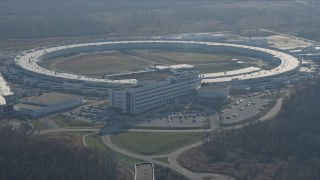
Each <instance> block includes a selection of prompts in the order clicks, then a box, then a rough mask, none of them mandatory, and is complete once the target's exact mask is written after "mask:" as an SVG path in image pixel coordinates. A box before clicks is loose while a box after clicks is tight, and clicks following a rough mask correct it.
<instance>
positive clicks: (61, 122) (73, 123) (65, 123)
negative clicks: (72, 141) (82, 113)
mask: <svg viewBox="0 0 320 180" xmlns="http://www.w3.org/2000/svg"><path fill="white" fill-rule="evenodd" d="M49 119H51V120H52V121H54V122H55V123H56V124H57V125H58V126H60V127H86V126H88V127H92V126H97V124H95V123H91V122H85V121H81V120H77V119H70V118H65V117H61V116H51V117H49Z"/></svg>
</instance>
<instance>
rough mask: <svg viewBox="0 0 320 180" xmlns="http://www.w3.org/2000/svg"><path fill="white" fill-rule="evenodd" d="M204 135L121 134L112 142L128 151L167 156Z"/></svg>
mask: <svg viewBox="0 0 320 180" xmlns="http://www.w3.org/2000/svg"><path fill="white" fill-rule="evenodd" d="M201 137H202V133H120V134H116V135H112V137H111V139H112V141H113V142H114V143H115V144H116V145H118V146H119V147H121V148H124V149H127V150H128V151H131V152H134V153H138V154H143V155H156V154H167V153H170V152H172V151H174V150H176V149H178V148H180V147H183V146H186V145H189V144H192V143H195V142H197V141H200V140H201Z"/></svg>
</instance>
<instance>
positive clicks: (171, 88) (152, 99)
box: [109, 69, 200, 114]
mask: <svg viewBox="0 0 320 180" xmlns="http://www.w3.org/2000/svg"><path fill="white" fill-rule="evenodd" d="M163 75H167V77H165V78H164V77H163ZM147 77H148V76H147ZM153 77H154V76H153ZM199 86H200V76H199V73H198V72H197V71H194V70H182V69H175V70H174V69H166V70H162V71H161V78H160V79H159V77H158V78H153V79H140V80H139V79H138V80H137V84H136V85H135V86H132V87H130V88H122V89H110V91H109V99H110V105H111V106H112V107H114V108H118V109H121V110H122V112H123V113H127V114H139V113H143V112H146V111H148V110H151V109H154V108H156V107H159V106H161V105H164V104H168V103H170V102H174V101H176V100H178V99H181V98H185V97H187V96H189V95H191V94H192V93H193V91H194V90H195V89H197V88H198V87H199Z"/></svg>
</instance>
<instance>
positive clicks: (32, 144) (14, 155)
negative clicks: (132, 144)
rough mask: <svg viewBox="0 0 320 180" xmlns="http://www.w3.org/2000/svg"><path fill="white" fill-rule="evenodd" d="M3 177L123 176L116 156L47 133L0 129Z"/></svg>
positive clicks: (0, 170)
mask: <svg viewBox="0 0 320 180" xmlns="http://www.w3.org/2000/svg"><path fill="white" fill-rule="evenodd" d="M0 142H1V143H0V179H16V180H19V179H33V180H36V179H39V180H40V179H41V180H43V179H79V180H80V179H86V180H89V179H92V180H99V179H101V180H102V179H119V177H121V176H120V175H119V174H120V173H119V171H118V170H119V169H118V168H119V167H118V166H117V165H116V163H115V162H114V160H113V156H111V155H109V154H102V153H100V152H97V151H94V150H90V149H86V148H79V147H78V146H74V145H72V144H68V145H66V144H63V143H60V142H57V141H54V140H53V139H50V138H45V137H43V136H29V135H26V134H25V132H24V131H13V130H12V129H11V127H10V126H2V127H1V129H0Z"/></svg>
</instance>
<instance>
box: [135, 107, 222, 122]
mask: <svg viewBox="0 0 320 180" xmlns="http://www.w3.org/2000/svg"><path fill="white" fill-rule="evenodd" d="M217 114H218V113H217V112H216V111H214V110H213V109H210V108H207V107H204V106H200V105H190V104H189V105H186V104H184V103H181V104H174V105H169V106H166V107H164V108H160V109H158V110H156V111H153V112H147V113H146V114H141V115H138V116H136V117H133V122H134V124H135V125H136V126H140V127H205V128H209V125H210V120H211V119H213V116H214V115H217Z"/></svg>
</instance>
